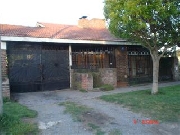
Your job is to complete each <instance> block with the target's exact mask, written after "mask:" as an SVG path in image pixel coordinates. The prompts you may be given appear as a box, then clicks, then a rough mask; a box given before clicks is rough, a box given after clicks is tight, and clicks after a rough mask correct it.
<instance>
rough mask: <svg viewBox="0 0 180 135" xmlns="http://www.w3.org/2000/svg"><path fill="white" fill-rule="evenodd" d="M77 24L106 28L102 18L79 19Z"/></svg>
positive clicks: (86, 26)
mask: <svg viewBox="0 0 180 135" xmlns="http://www.w3.org/2000/svg"><path fill="white" fill-rule="evenodd" d="M78 26H79V27H81V28H106V23H105V20H104V19H96V18H94V19H91V20H88V19H86V18H82V19H79V21H78Z"/></svg>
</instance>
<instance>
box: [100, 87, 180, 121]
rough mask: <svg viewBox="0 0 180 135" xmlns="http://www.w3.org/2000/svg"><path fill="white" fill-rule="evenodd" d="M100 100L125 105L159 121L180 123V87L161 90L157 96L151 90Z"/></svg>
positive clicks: (103, 97)
mask: <svg viewBox="0 0 180 135" xmlns="http://www.w3.org/2000/svg"><path fill="white" fill-rule="evenodd" d="M100 99H102V100H104V101H107V102H112V103H117V104H120V105H123V106H124V107H128V108H130V109H131V110H132V111H134V112H138V113H142V114H144V115H145V116H147V117H151V118H152V119H156V120H159V121H165V122H179V121H180V85H176V86H169V87H164V88H159V94H157V95H151V94H150V90H141V91H134V92H127V93H118V94H113V95H104V96H101V97H100Z"/></svg>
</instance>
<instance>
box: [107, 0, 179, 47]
mask: <svg viewBox="0 0 180 135" xmlns="http://www.w3.org/2000/svg"><path fill="white" fill-rule="evenodd" d="M104 14H105V17H106V19H107V20H108V21H109V29H110V31H111V32H112V33H113V34H114V35H116V36H118V37H121V38H127V39H129V40H133V41H137V42H139V43H141V44H142V45H143V46H145V47H147V48H148V49H149V50H150V51H151V50H153V49H154V48H157V50H158V49H160V48H161V47H163V46H166V47H171V46H174V45H176V44H177V43H179V42H180V38H179V37H180V29H179V28H180V17H179V14H180V2H179V1H177V0H171V1H169V0H105V6H104Z"/></svg>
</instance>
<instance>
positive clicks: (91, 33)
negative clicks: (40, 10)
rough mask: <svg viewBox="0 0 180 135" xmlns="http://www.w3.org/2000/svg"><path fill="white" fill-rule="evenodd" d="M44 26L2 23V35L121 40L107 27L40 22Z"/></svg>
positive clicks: (0, 27) (0, 28)
mask: <svg viewBox="0 0 180 135" xmlns="http://www.w3.org/2000/svg"><path fill="white" fill-rule="evenodd" d="M39 24H40V26H44V27H38V26H37V27H26V26H19V25H8V24H0V35H2V36H15V37H36V38H52V39H74V40H92V41H117V40H120V39H118V38H115V37H114V36H113V35H111V34H110V32H109V31H108V29H106V28H80V27H78V26H76V25H62V24H51V23H39Z"/></svg>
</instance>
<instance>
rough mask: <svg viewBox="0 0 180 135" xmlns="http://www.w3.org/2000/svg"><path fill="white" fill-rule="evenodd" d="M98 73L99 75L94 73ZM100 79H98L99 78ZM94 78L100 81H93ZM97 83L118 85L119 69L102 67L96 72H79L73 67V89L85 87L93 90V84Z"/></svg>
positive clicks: (99, 84)
mask: <svg viewBox="0 0 180 135" xmlns="http://www.w3.org/2000/svg"><path fill="white" fill-rule="evenodd" d="M95 73H96V75H98V77H97V76H96V77H95V75H94V78H93V74H95ZM97 79H98V80H97ZM93 80H95V81H98V82H93ZM95 83H96V85H98V87H100V86H101V85H103V84H110V85H112V86H114V87H117V70H116V68H101V69H98V70H97V71H96V72H88V71H87V73H86V72H85V73H79V72H78V71H76V70H74V69H71V88H72V89H85V90H92V89H93V88H94V87H93V85H94V84H95Z"/></svg>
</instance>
